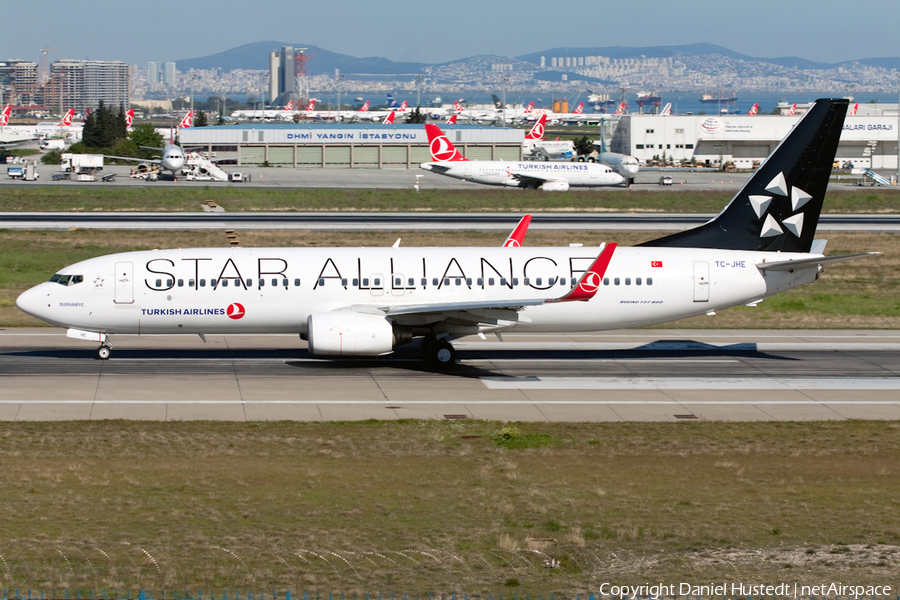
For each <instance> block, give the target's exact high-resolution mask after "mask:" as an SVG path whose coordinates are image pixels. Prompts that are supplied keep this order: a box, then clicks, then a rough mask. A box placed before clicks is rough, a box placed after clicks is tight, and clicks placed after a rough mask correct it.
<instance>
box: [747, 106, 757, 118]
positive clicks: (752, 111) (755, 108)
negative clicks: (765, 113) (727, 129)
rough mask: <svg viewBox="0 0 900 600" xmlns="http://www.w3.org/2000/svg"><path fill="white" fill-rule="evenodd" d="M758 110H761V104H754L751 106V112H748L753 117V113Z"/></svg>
mask: <svg viewBox="0 0 900 600" xmlns="http://www.w3.org/2000/svg"><path fill="white" fill-rule="evenodd" d="M758 112H759V104H754V105H753V106H751V107H750V112H748V113H747V114H748V115H750V116H751V117H752V116H753V115H755V114H756V113H758Z"/></svg>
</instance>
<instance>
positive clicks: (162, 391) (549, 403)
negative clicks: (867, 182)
mask: <svg viewBox="0 0 900 600" xmlns="http://www.w3.org/2000/svg"><path fill="white" fill-rule="evenodd" d="M207 341H208V343H206V344H204V343H203V341H202V340H200V339H199V337H197V336H140V337H139V336H116V337H115V339H114V342H115V344H116V346H115V349H114V353H113V358H112V359H111V360H109V361H100V360H97V359H96V358H95V348H94V347H93V345H91V344H87V343H85V342H79V341H76V340H71V339H68V338H66V337H65V332H64V331H62V330H57V329H51V328H33V329H7V330H2V331H0V420H6V421H14V420H15V421H28V420H61V419H65V420H68V419H90V420H97V419H137V420H195V419H200V420H240V421H258V420H301V421H304V420H310V421H319V420H326V421H329V420H359V419H402V418H425V419H463V418H469V419H491V420H501V421H682V420H683V421H693V420H729V421H754V420H778V421H780V420H841V419H891V420H893V419H900V331H826V330H823V331H806V330H797V331H783V330H773V331H725V330H703V331H698V330H630V331H612V332H603V333H594V334H573V335H558V334H515V333H509V334H504V341H503V342H499V341H496V340H494V339H493V338H491V339H490V340H488V341H483V340H480V339H478V338H466V339H463V340H459V341H457V342H455V346H456V347H457V349H458V354H459V363H458V364H457V365H456V366H455V367H453V368H450V369H443V370H442V369H435V368H431V367H429V366H427V365H425V364H423V363H422V362H421V360H420V359H419V351H418V348H417V347H416V346H415V345H412V346H409V347H404V348H401V349H399V350H398V352H396V353H395V354H394V355H392V356H389V357H383V358H377V359H361V360H324V359H319V358H314V357H311V356H310V355H309V354H308V353H307V351H306V344H305V342H302V341H301V340H299V339H298V338H297V337H296V336H292V335H291V336H288V335H279V336H208V337H207Z"/></svg>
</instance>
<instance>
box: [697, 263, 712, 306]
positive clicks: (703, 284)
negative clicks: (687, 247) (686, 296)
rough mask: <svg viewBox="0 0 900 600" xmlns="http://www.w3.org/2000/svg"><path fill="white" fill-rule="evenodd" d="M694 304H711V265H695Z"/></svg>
mask: <svg viewBox="0 0 900 600" xmlns="http://www.w3.org/2000/svg"><path fill="white" fill-rule="evenodd" d="M694 302H709V263H708V262H705V261H697V262H695V263H694Z"/></svg>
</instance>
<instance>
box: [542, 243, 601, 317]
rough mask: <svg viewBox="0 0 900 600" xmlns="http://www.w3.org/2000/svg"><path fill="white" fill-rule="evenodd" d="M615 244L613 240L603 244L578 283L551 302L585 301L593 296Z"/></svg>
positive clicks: (598, 286) (598, 287)
mask: <svg viewBox="0 0 900 600" xmlns="http://www.w3.org/2000/svg"><path fill="white" fill-rule="evenodd" d="M616 246H617V244H616V243H615V242H610V243H609V244H603V250H602V251H601V252H600V255H599V256H598V257H597V259H596V260H594V264H592V265H591V267H590V268H589V269H588V270H587V271H585V272H584V273H583V274H582V275H581V278H580V279H579V280H578V284H577V285H576V286H575V287H574V288H572V291H570V292H569V293H568V294H566V295H565V296H563V297H562V298H557V299H555V300H551V302H585V301H587V300H590V299H591V298H593V297H594V294H596V293H597V290H598V289H600V285H601V284H602V283H603V276H604V275H605V274H606V269H607V267H609V262H610V261H611V260H612V255H613V252H615V251H616Z"/></svg>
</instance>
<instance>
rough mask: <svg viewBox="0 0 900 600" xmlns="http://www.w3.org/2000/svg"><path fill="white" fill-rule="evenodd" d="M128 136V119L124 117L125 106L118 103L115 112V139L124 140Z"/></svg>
mask: <svg viewBox="0 0 900 600" xmlns="http://www.w3.org/2000/svg"><path fill="white" fill-rule="evenodd" d="M127 137H128V121H127V120H126V119H125V107H123V106H122V105H121V104H120V105H119V112H118V113H117V114H116V140H124V139H126V138H127Z"/></svg>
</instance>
